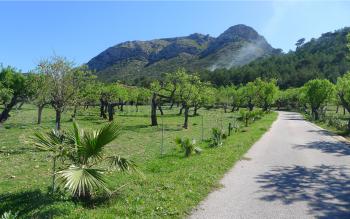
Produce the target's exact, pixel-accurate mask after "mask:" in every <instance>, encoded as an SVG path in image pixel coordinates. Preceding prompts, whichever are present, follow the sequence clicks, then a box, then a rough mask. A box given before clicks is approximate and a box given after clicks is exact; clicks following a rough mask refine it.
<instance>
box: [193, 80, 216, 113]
mask: <svg viewBox="0 0 350 219" xmlns="http://www.w3.org/2000/svg"><path fill="white" fill-rule="evenodd" d="M215 93H216V90H215V89H214V88H213V87H211V86H210V84H208V83H203V82H199V83H198V92H197V93H196V94H195V97H194V99H193V115H194V116H197V115H198V113H197V111H198V109H200V108H201V107H203V106H206V107H211V106H212V105H213V104H214V102H215Z"/></svg>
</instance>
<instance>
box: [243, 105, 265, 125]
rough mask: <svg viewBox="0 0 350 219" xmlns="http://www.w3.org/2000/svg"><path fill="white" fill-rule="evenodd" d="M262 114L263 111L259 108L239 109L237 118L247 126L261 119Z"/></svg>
mask: <svg viewBox="0 0 350 219" xmlns="http://www.w3.org/2000/svg"><path fill="white" fill-rule="evenodd" d="M263 115H264V111H262V110H261V109H255V110H252V111H249V110H247V109H241V110H240V111H239V117H238V119H239V120H241V121H243V122H244V124H245V126H246V127H247V126H248V124H249V123H251V122H254V121H256V120H259V119H261V118H262V117H263Z"/></svg>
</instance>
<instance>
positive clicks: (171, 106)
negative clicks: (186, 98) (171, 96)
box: [169, 101, 175, 109]
mask: <svg viewBox="0 0 350 219" xmlns="http://www.w3.org/2000/svg"><path fill="white" fill-rule="evenodd" d="M174 104H175V101H172V102H171V105H170V107H169V109H173V106H174Z"/></svg>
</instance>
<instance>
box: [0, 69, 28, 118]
mask: <svg viewBox="0 0 350 219" xmlns="http://www.w3.org/2000/svg"><path fill="white" fill-rule="evenodd" d="M32 95H33V90H32V89H31V80H30V75H27V76H25V75H24V74H22V73H21V72H18V71H17V70H16V69H14V68H12V67H7V68H3V67H2V66H0V104H2V105H3V106H4V109H3V111H2V112H1V114H0V123H2V122H4V121H6V120H7V119H8V118H9V117H10V111H11V110H12V108H13V107H14V106H15V105H16V104H17V103H19V102H25V101H27V100H28V99H29V98H30V97H31V96H32Z"/></svg>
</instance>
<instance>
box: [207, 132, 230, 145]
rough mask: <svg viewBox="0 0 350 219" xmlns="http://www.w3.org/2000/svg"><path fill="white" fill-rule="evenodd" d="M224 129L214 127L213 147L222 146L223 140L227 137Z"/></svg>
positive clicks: (212, 134)
mask: <svg viewBox="0 0 350 219" xmlns="http://www.w3.org/2000/svg"><path fill="white" fill-rule="evenodd" d="M226 137H227V136H226V134H225V132H224V130H222V129H219V128H212V130H211V144H210V146H211V147H218V146H222V144H223V140H224V139H225V138H226Z"/></svg>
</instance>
